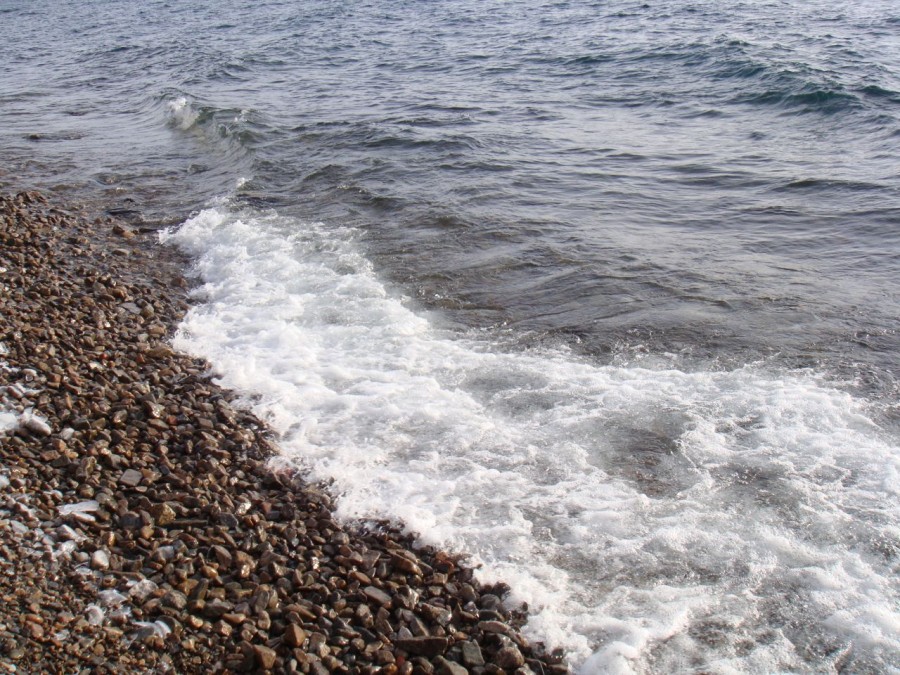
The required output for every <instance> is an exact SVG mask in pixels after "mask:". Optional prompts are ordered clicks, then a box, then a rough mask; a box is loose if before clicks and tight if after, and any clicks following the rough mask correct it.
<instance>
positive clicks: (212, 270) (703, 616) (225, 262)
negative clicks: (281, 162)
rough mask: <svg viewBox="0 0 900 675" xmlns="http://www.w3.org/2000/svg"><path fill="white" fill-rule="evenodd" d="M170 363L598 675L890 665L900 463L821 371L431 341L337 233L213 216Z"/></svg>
mask: <svg viewBox="0 0 900 675" xmlns="http://www.w3.org/2000/svg"><path fill="white" fill-rule="evenodd" d="M164 238H165V239H167V240H171V241H174V242H175V243H177V245H179V246H180V247H182V248H183V249H184V250H186V251H188V252H189V253H191V254H192V255H194V256H195V257H196V259H197V263H196V265H197V267H196V269H197V272H198V274H199V275H200V276H201V278H202V280H203V286H202V287H201V288H200V291H199V293H200V295H201V297H202V298H203V299H204V300H205V302H204V303H203V304H201V305H199V306H197V307H195V308H193V309H192V310H191V312H190V313H189V314H188V316H187V317H186V318H185V320H184V323H183V324H182V326H181V329H180V331H179V333H178V336H177V337H176V340H175V344H176V346H177V347H179V348H181V349H184V350H187V351H189V352H192V353H195V354H198V355H202V356H204V357H206V358H208V359H209V360H210V361H211V362H212V363H213V364H214V365H215V367H216V369H217V370H218V372H220V373H221V378H222V381H223V383H224V384H225V385H226V386H228V387H231V388H234V389H236V390H238V391H239V392H243V393H244V394H245V395H246V399H245V402H246V404H247V405H248V406H250V407H252V409H253V410H254V411H255V412H256V413H257V414H259V415H260V416H261V417H263V418H265V419H266V420H267V421H268V422H269V423H270V424H271V425H272V426H273V428H274V429H275V430H276V431H277V432H278V433H279V434H280V435H281V447H282V448H283V452H284V453H285V454H286V455H287V456H289V457H291V458H294V459H295V460H296V461H298V462H301V463H302V464H304V465H305V466H307V467H308V468H309V470H310V471H311V473H312V475H313V476H314V477H317V478H322V479H330V480H333V481H334V489H335V490H336V491H337V492H338V493H340V495H341V498H340V499H339V501H338V509H339V514H340V515H341V516H342V517H344V518H361V519H367V518H381V517H385V516H389V517H394V518H399V519H401V520H402V521H403V522H404V523H405V524H406V526H407V527H408V528H409V529H410V530H412V531H415V532H418V533H420V535H421V536H422V538H423V539H424V540H425V541H427V542H430V543H435V544H440V545H443V546H449V547H451V548H455V549H461V550H465V551H468V552H470V553H472V554H473V556H475V558H476V559H477V560H479V561H481V562H483V563H484V564H485V566H484V569H483V576H484V577H485V578H488V579H503V580H505V581H507V582H508V583H510V584H511V585H512V587H513V594H514V598H515V599H516V600H520V601H526V602H528V604H529V606H530V608H531V612H532V615H531V616H532V618H531V620H530V622H529V626H528V630H529V631H530V634H531V635H532V636H533V637H534V638H538V639H543V640H545V641H548V642H550V643H551V644H553V645H558V646H562V647H564V648H565V649H567V650H568V652H569V653H570V655H571V658H572V660H573V662H574V663H576V664H580V665H581V667H582V670H583V671H584V672H604V673H606V672H610V673H612V672H623V673H627V672H684V671H691V670H694V669H698V668H700V669H704V670H707V671H710V672H720V673H729V672H775V671H783V670H815V671H821V670H826V671H827V670H829V669H831V668H836V667H838V666H840V665H841V664H842V663H848V662H849V663H852V664H854V665H855V667H856V668H857V669H859V670H866V669H873V670H875V671H889V670H890V669H891V667H893V666H892V665H891V664H896V663H898V662H900V611H898V606H900V604H898V600H900V597H898V595H900V593H898V589H897V585H896V583H895V568H896V565H897V556H898V550H900V517H898V516H900V513H898V511H900V507H898V499H897V496H898V490H900V485H898V480H897V477H898V474H900V451H898V448H897V446H896V441H895V440H892V439H890V438H887V437H886V436H885V434H883V432H882V431H881V430H880V429H879V428H878V427H877V426H876V425H875V424H874V423H873V422H872V420H871V417H870V415H869V414H868V411H867V405H866V403H865V401H862V400H859V399H856V398H854V397H852V396H850V395H849V394H847V393H844V392H841V391H838V390H836V389H833V388H830V387H828V386H827V385H826V384H825V383H824V382H823V381H821V380H820V379H819V378H818V377H817V376H816V375H815V374H813V373H781V374H778V373H771V372H766V371H765V370H763V369H762V368H760V367H758V366H747V367H745V368H742V369H738V370H734V371H728V372H715V371H709V372H685V371H682V370H679V369H676V368H672V367H659V368H646V367H644V368H641V367H633V366H632V367H628V366H610V365H600V364H597V363H594V362H592V361H591V360H589V359H586V358H581V357H578V356H576V355H573V354H572V353H569V352H567V351H566V350H565V349H563V348H557V349H541V350H524V349H515V348H511V347H510V346H509V345H508V344H507V340H505V338H504V337H503V336H500V335H496V334H495V335H493V336H491V335H489V334H483V335H475V336H462V335H459V334H453V333H450V332H445V331H442V330H439V329H438V328H436V327H435V325H434V324H433V322H430V321H429V320H428V319H427V318H426V316H425V315H424V314H422V313H417V312H415V311H413V310H412V309H410V307H409V306H408V305H407V303H405V302H404V300H403V299H402V298H400V297H397V296H395V295H394V294H392V293H390V292H389V291H388V290H387V289H386V288H385V286H384V285H383V284H382V283H381V282H380V281H379V280H378V278H377V276H376V275H375V274H374V273H373V271H372V268H371V265H370V263H369V262H368V261H367V260H366V258H365V257H364V256H363V255H362V254H361V253H360V251H359V248H358V246H357V245H356V243H355V233H354V232H353V231H352V230H348V229H339V228H332V227H325V226H323V225H321V224H306V223H300V222H298V221H295V220H290V219H287V218H283V217H280V216H278V215H275V214H260V213H257V212H253V211H245V212H241V213H233V212H231V211H229V210H228V209H227V208H226V207H225V206H219V207H216V208H211V209H208V210H205V211H203V212H202V213H200V214H199V215H197V216H196V217H194V218H192V219H190V220H189V221H187V222H186V223H185V224H184V225H183V226H182V227H181V228H180V229H179V230H177V231H176V232H173V233H168V234H166V235H165V236H164Z"/></svg>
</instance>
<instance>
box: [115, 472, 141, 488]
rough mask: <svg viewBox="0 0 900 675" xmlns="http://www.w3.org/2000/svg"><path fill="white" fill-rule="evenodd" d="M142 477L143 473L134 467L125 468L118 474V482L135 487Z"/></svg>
mask: <svg viewBox="0 0 900 675" xmlns="http://www.w3.org/2000/svg"><path fill="white" fill-rule="evenodd" d="M143 479H144V476H143V474H142V473H141V472H140V471H136V470H135V469H126V470H125V471H123V472H122V475H121V476H119V482H120V483H122V485H127V486H128V487H135V486H136V485H138V484H139V483H140V482H141V481H142V480H143Z"/></svg>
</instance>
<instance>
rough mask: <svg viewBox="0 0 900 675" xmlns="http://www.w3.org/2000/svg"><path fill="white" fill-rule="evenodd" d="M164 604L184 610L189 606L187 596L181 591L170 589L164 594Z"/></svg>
mask: <svg viewBox="0 0 900 675" xmlns="http://www.w3.org/2000/svg"><path fill="white" fill-rule="evenodd" d="M162 604H163V605H164V606H166V607H172V608H173V609H178V610H182V609H184V608H185V607H187V597H186V596H185V594H184V593H181V592H180V591H169V592H168V593H166V594H165V595H164V596H163V598H162Z"/></svg>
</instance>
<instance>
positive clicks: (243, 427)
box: [0, 192, 568, 675]
mask: <svg viewBox="0 0 900 675" xmlns="http://www.w3.org/2000/svg"><path fill="white" fill-rule="evenodd" d="M0 242H2V244H3V245H2V246H0V267H2V268H3V278H4V285H3V288H2V291H0V312H2V314H3V315H4V316H5V317H6V321H5V322H4V325H3V331H2V335H0V343H2V345H3V346H4V350H2V352H0V362H3V363H4V364H6V365H5V366H4V367H3V368H2V379H0V411H3V412H0V415H2V417H0V420H2V421H4V422H5V423H6V424H7V426H10V427H12V428H9V429H8V430H7V431H6V432H5V433H3V435H2V436H0V570H2V572H3V574H2V575H0V577H2V578H0V601H2V602H0V669H3V668H4V667H5V671H4V672H78V671H80V670H83V669H89V670H90V671H91V672H117V673H123V672H135V673H137V672H141V673H145V672H178V673H183V672H184V673H188V672H201V671H209V670H213V671H215V672H279V673H280V672H304V673H326V672H348V673H357V672H358V673H369V672H384V673H404V674H408V673H432V672H436V673H452V674H454V675H455V674H457V673H459V674H461V673H466V672H469V673H476V674H478V673H512V672H519V673H527V672H535V673H565V672H568V669H567V667H566V666H565V665H564V664H563V663H562V662H561V659H560V658H558V656H553V657H551V656H549V655H547V654H546V653H544V651H543V649H542V648H541V647H540V646H539V645H531V644H529V643H528V641H527V640H526V639H525V638H524V637H522V635H521V634H520V632H519V629H520V628H521V626H522V625H523V623H524V621H525V618H526V616H525V614H524V613H523V612H521V611H508V610H507V609H505V608H504V607H503V605H502V596H503V595H504V591H505V588H504V587H503V585H502V584H501V585H497V586H494V587H487V586H481V585H480V584H479V583H478V581H477V580H476V579H475V578H474V573H473V570H472V569H471V568H469V567H466V566H465V565H464V564H463V563H462V562H461V558H460V557H459V556H454V555H450V554H447V553H446V552H441V551H436V550H434V549H431V548H429V547H425V548H417V547H415V546H414V542H413V541H412V539H411V538H409V537H406V536H404V535H402V534H400V533H399V532H398V531H397V530H396V529H394V528H391V527H390V526H388V525H385V526H384V527H382V528H380V529H378V530H377V531H366V530H362V529H359V528H357V527H355V526H344V525H342V524H340V523H337V522H336V521H335V519H334V515H333V510H332V505H331V498H330V497H329V495H328V494H327V491H326V490H324V489H322V488H321V487H320V486H315V485H310V484H307V483H306V482H305V481H304V480H303V477H302V476H301V475H300V474H299V473H297V472H291V471H288V470H284V469H272V468H270V467H269V465H268V459H270V458H271V457H272V456H274V455H276V454H277V449H276V447H275V445H274V443H273V441H272V440H271V435H270V433H269V432H268V431H267V430H266V428H265V426H264V425H263V424H262V423H261V422H260V421H259V420H257V419H256V418H254V417H253V416H252V415H250V414H247V413H246V412H244V411H242V410H240V409H237V408H235V407H233V406H232V405H231V401H232V397H231V395H230V394H229V393H228V392H227V391H225V390H223V389H221V388H219V387H218V386H216V385H215V384H213V383H212V381H211V379H210V376H209V374H208V372H209V366H208V364H206V363H205V362H203V361H202V360H199V359H195V358H192V357H189V356H186V355H183V354H180V353H177V352H174V351H173V350H172V349H171V347H169V345H168V339H169V338H170V337H171V335H172V334H173V332H174V330H175V328H176V327H177V325H178V322H179V321H180V319H181V317H182V316H183V314H184V312H185V311H186V310H187V308H188V306H189V304H188V298H187V292H186V291H187V284H186V282H185V281H184V278H183V277H182V275H181V271H182V269H183V266H184V264H186V259H185V258H183V257H182V256H180V255H179V254H178V253H176V252H175V251H173V250H171V249H168V248H163V247H161V246H160V245H159V244H158V243H156V241H155V232H136V231H134V230H132V229H130V228H129V227H128V226H127V225H125V224H124V223H120V222H116V221H114V220H112V219H110V218H106V219H95V220H93V221H89V220H88V219H87V217H85V216H84V214H79V213H76V212H74V211H72V210H69V209H66V208H61V207H58V206H55V205H54V204H52V203H51V202H48V200H47V198H46V197H44V196H43V195H41V194H39V193H35V192H27V193H19V194H18V195H17V196H15V197H2V198H0ZM29 411H31V412H29Z"/></svg>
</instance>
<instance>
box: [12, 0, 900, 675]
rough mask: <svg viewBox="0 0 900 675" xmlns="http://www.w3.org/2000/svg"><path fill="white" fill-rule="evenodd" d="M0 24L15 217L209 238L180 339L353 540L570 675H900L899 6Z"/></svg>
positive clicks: (97, 16) (683, 4) (284, 14)
mask: <svg viewBox="0 0 900 675" xmlns="http://www.w3.org/2000/svg"><path fill="white" fill-rule="evenodd" d="M0 11H2V12H3V13H2V14H0V103H2V108H0V116H2V121H3V124H0V157H2V158H3V160H4V162H3V166H5V167H6V173H5V174H4V173H2V172H0V186H4V185H6V186H19V185H21V181H22V180H23V178H24V180H27V181H29V182H31V183H33V184H36V185H40V186H45V187H47V186H50V187H52V188H54V189H56V190H58V191H60V192H62V193H63V194H69V195H74V196H77V197H78V198H80V199H86V200H90V201H93V202H95V203H98V204H103V205H105V207H106V208H109V209H110V210H112V211H114V212H115V213H116V214H117V215H119V216H120V217H124V218H127V219H130V220H131V221H132V222H134V223H135V224H141V223H144V224H145V225H148V226H153V227H156V226H160V225H175V224H176V223H179V222H181V221H183V220H185V218H187V217H188V216H192V217H191V218H190V219H188V220H187V222H186V223H185V224H184V225H183V226H181V227H172V228H171V229H170V230H168V231H167V234H166V235H165V238H166V239H167V240H168V241H170V242H173V243H175V244H177V245H179V246H181V247H183V248H184V249H185V250H187V251H189V252H190V253H191V254H192V255H193V256H194V257H195V259H196V260H197V269H196V272H197V274H198V275H200V277H201V280H202V282H203V286H202V287H201V291H200V294H199V295H198V299H199V300H202V302H201V304H199V305H198V306H197V307H196V308H195V309H194V310H193V311H192V312H191V314H190V315H189V316H188V318H187V319H186V321H185V323H184V326H183V330H182V333H181V335H180V336H179V338H178V340H177V344H178V345H179V346H180V347H182V348H184V349H187V350H189V351H192V352H194V353H197V354H200V355H203V356H206V357H207V358H209V359H210V360H211V361H212V362H213V363H214V364H215V367H216V368H217V369H218V371H219V372H220V373H221V376H222V378H223V380H224V381H225V382H226V383H227V384H228V385H229V386H232V387H234V388H236V389H238V390H239V391H242V392H244V393H245V395H246V397H247V398H246V400H247V403H248V405H251V406H253V407H255V409H256V410H257V412H259V414H260V415H262V416H264V417H265V418H266V419H268V420H269V421H270V423H272V425H273V426H274V427H275V428H276V429H277V430H278V431H279V432H280V433H281V434H282V435H283V436H282V447H283V448H284V451H285V455H286V456H287V457H288V458H290V459H291V460H296V461H299V462H301V463H302V464H304V465H305V466H307V467H308V468H309V470H310V471H311V472H313V473H314V475H316V476H318V477H321V478H326V479H330V480H333V481H334V484H335V489H336V490H338V491H339V492H341V493H342V494H343V495H344V496H343V498H342V499H341V500H340V501H339V504H340V509H341V512H342V514H343V515H344V516H345V517H347V518H363V519H366V518H370V517H385V516H388V517H395V518H401V519H402V520H403V521H404V522H405V523H406V524H407V526H408V527H409V528H410V529H411V530H414V531H416V532H419V533H420V534H421V535H422V536H423V538H424V539H425V540H427V541H430V542H433V543H438V544H441V545H445V546H452V547H456V548H460V549H464V550H467V551H470V552H471V553H472V555H473V556H474V557H475V558H476V559H477V560H480V561H483V562H484V563H485V567H484V570H483V574H484V575H485V576H486V577H488V578H497V577H499V578H503V579H505V580H507V581H509V582H510V583H511V584H512V585H513V588H514V594H515V597H516V598H517V599H519V600H525V601H527V602H528V603H529V605H530V606H531V609H532V619H531V622H530V624H529V630H530V632H531V634H532V635H533V636H534V637H535V638H539V639H544V640H547V641H549V642H551V643H552V644H555V645H560V646H562V647H564V648H565V649H567V650H568V652H569V654H570V656H571V658H572V661H573V663H575V664H576V665H579V666H581V667H582V668H583V670H584V671H585V672H660V673H662V672H693V671H704V672H723V673H724V672H776V671H791V672H823V671H824V672H828V671H832V670H833V671H845V672H886V671H891V669H892V668H894V669H896V665H895V664H896V663H897V662H898V660H900V614H898V612H897V606H898V602H897V601H898V591H897V587H896V582H895V581H894V579H895V575H896V572H897V555H898V548H900V526H898V525H900V518H898V512H897V492H898V489H900V487H898V485H900V483H898V465H900V459H898V458H900V434H898V427H897V421H898V417H900V416H898V411H900V406H898V399H900V396H898V385H897V353H898V347H900V344H898V336H897V316H898V309H900V307H898V304H900V303H898V289H897V284H896V281H895V279H896V278H897V274H898V272H900V269H898V267H900V240H898V235H897V232H898V228H897V225H898V223H900V201H898V190H900V177H898V172H897V168H896V167H897V162H896V157H897V153H896V148H897V144H898V139H900V123H898V120H900V118H898V110H900V107H898V106H900V75H898V73H900V42H898V40H897V38H896V35H897V29H898V26H900V14H898V13H897V11H896V9H895V8H894V7H893V5H892V4H891V3H888V2H869V3H866V5H865V7H848V6H846V3H843V4H842V3H837V2H833V1H825V0H819V1H817V2H804V3H800V2H754V3H737V4H733V5H728V6H727V7H726V6H723V5H722V4H721V3H717V2H711V1H710V2H702V1H699V2H687V1H686V0H666V1H664V2H656V3H634V2H624V1H621V0H616V1H613V2H594V3H590V2H557V3H552V2H538V1H531V0H529V1H528V2H521V3H501V2H481V3H473V2H458V3H452V4H450V3H425V2H400V3H382V2H368V3H354V4H352V5H351V4H344V3H318V2H303V3H287V2H282V1H277V0H273V1H271V2H262V3H255V4H253V5H252V6H247V7H242V6H240V5H239V4H238V3H229V2H224V3H221V2H220V3H215V4H213V3H209V4H202V3H195V4H194V5H193V6H192V7H190V8H185V7H182V6H177V5H174V4H172V5H170V4H169V3H164V2H156V3H135V2H120V3H109V4H102V5H96V6H92V11H90V12H85V11H83V6H82V5H81V4H77V3H69V2H60V3H49V2H47V3H42V2H32V3H7V4H6V5H4V6H3V8H0ZM24 45H28V46H29V47H28V48H25V47H24ZM893 672H896V670H894V671H893Z"/></svg>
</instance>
